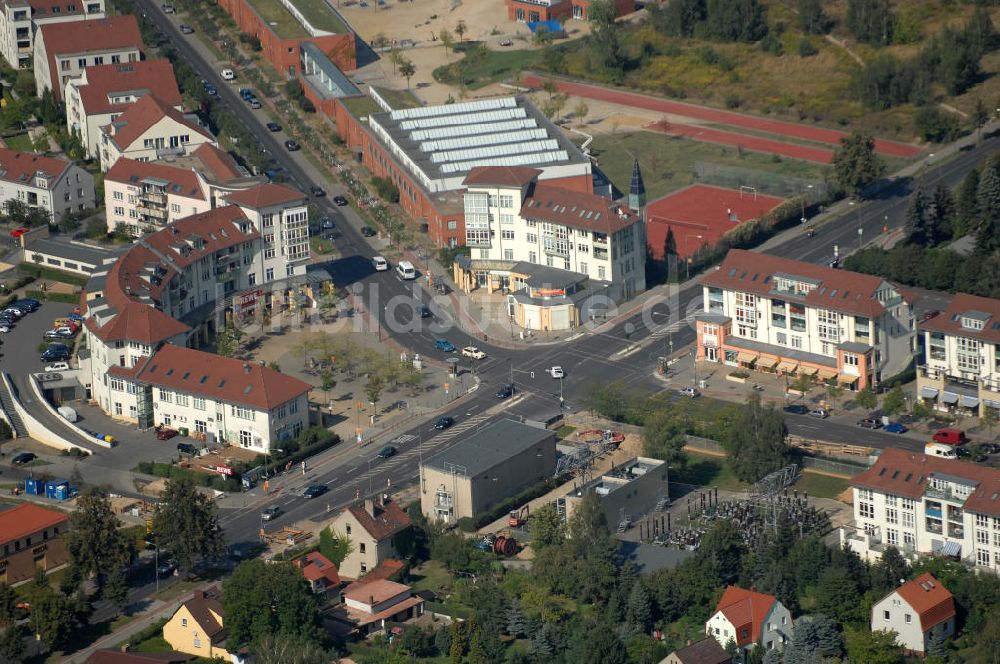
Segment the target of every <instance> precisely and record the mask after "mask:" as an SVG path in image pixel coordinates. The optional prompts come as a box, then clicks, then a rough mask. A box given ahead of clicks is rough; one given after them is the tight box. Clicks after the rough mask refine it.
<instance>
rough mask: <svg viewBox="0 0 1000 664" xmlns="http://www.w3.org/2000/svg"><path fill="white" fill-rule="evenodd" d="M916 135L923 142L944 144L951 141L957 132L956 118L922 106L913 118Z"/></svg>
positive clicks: (930, 107) (933, 108)
mask: <svg viewBox="0 0 1000 664" xmlns="http://www.w3.org/2000/svg"><path fill="white" fill-rule="evenodd" d="M914 124H915V126H916V129H917V133H918V134H920V137H921V138H922V139H924V140H925V141H929V142H931V143H944V142H947V141H951V140H953V139H954V138H955V137H956V136H957V135H958V131H959V127H958V118H956V117H955V116H953V115H950V114H948V113H944V112H943V111H940V110H938V109H937V108H935V107H933V106H924V107H922V108H920V110H918V111H917V115H916V117H915V118H914Z"/></svg>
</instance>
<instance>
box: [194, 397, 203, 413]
mask: <svg viewBox="0 0 1000 664" xmlns="http://www.w3.org/2000/svg"><path fill="white" fill-rule="evenodd" d="M191 407H192V408H194V409H195V410H205V399H204V398H203V397H191Z"/></svg>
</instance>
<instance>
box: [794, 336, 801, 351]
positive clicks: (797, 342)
mask: <svg viewBox="0 0 1000 664" xmlns="http://www.w3.org/2000/svg"><path fill="white" fill-rule="evenodd" d="M792 348H799V349H801V348H802V337H796V336H793V337H792Z"/></svg>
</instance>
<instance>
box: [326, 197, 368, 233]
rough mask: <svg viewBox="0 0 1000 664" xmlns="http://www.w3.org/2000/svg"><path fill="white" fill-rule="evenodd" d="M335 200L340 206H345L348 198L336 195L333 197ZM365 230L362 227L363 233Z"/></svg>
mask: <svg viewBox="0 0 1000 664" xmlns="http://www.w3.org/2000/svg"><path fill="white" fill-rule="evenodd" d="M333 202H334V203H336V204H337V206H339V207H344V206H345V205H347V199H346V198H344V197H343V196H334V197H333ZM366 228H367V227H366ZM363 231H364V229H362V234H363Z"/></svg>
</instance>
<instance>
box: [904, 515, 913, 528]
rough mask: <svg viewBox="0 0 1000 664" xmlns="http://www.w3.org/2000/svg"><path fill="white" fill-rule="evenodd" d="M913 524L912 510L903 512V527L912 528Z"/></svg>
mask: <svg viewBox="0 0 1000 664" xmlns="http://www.w3.org/2000/svg"><path fill="white" fill-rule="evenodd" d="M914 524H915V521H914V518H913V512H903V528H910V529H912V528H913V527H914Z"/></svg>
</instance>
